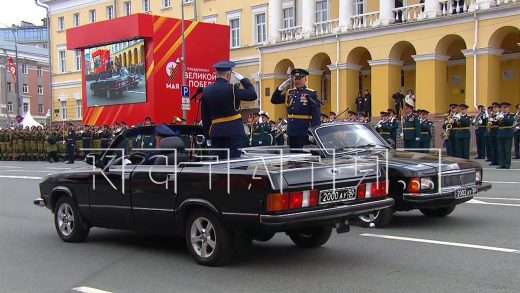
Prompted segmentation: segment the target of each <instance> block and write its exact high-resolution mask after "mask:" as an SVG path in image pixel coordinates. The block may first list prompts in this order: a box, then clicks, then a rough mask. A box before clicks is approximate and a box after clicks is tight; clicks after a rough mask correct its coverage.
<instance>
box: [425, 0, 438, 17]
mask: <svg viewBox="0 0 520 293" xmlns="http://www.w3.org/2000/svg"><path fill="white" fill-rule="evenodd" d="M441 13H442V12H441V7H440V5H439V0H426V1H424V17H425V18H435V17H437V16H439V15H441Z"/></svg>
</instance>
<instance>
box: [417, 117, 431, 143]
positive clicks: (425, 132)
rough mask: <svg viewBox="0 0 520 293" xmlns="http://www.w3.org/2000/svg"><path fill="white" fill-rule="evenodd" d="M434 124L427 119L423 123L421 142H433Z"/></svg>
mask: <svg viewBox="0 0 520 293" xmlns="http://www.w3.org/2000/svg"><path fill="white" fill-rule="evenodd" d="M432 125H433V123H432V122H431V121H430V120H428V119H426V120H423V121H421V140H420V142H430V141H431V140H432Z"/></svg>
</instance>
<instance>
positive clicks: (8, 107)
mask: <svg viewBox="0 0 520 293" xmlns="http://www.w3.org/2000/svg"><path fill="white" fill-rule="evenodd" d="M7 111H8V112H13V102H7Z"/></svg>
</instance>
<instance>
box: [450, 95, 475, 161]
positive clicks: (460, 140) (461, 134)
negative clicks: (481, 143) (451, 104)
mask: <svg viewBox="0 0 520 293" xmlns="http://www.w3.org/2000/svg"><path fill="white" fill-rule="evenodd" d="M459 108H460V113H459V115H457V118H455V122H454V125H453V128H452V129H451V131H452V132H453V134H454V136H455V157H458V158H462V159H466V160H469V141H470V138H471V131H470V125H471V117H469V116H468V114H467V113H466V111H467V110H468V105H466V104H460V105H459Z"/></svg>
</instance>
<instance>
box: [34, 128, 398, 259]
mask: <svg viewBox="0 0 520 293" xmlns="http://www.w3.org/2000/svg"><path fill="white" fill-rule="evenodd" d="M170 127H171V128H172V129H173V130H174V131H175V132H176V133H178V136H175V137H170V138H165V139H163V140H162V141H161V142H160V143H159V145H158V148H157V149H144V148H143V147H150V146H153V145H154V144H155V143H154V142H153V141H154V139H153V131H154V129H153V127H137V128H132V129H129V130H127V131H125V132H123V133H122V134H120V135H119V136H118V137H117V138H116V139H115V140H114V142H113V143H112V144H111V146H110V148H109V149H108V150H107V151H106V152H104V153H103V154H99V155H93V156H92V157H90V158H91V159H89V160H90V164H92V166H87V167H82V168H78V169H72V170H68V171H65V172H61V173H55V174H51V175H48V176H47V177H45V178H44V179H43V180H42V182H41V183H40V193H41V195H40V197H39V198H37V199H35V200H34V204H36V205H39V206H46V207H47V208H49V209H50V210H51V211H52V213H53V214H54V224H55V226H56V231H57V233H58V235H59V237H60V238H61V239H62V240H64V241H67V242H79V241H83V240H85V239H86V238H87V235H88V234H89V231H90V229H91V228H92V227H103V228H112V229H126V230H145V231H153V232H158V233H171V234H177V235H183V236H184V237H185V240H186V244H187V246H188V249H189V251H190V252H191V254H192V256H193V257H194V258H195V260H196V261H197V262H198V263H200V264H203V265H222V264H225V263H227V262H229V261H230V260H231V258H232V256H233V252H234V250H235V248H236V247H237V245H238V244H239V243H245V244H247V243H250V242H251V240H252V239H256V240H259V241H267V240H269V239H270V238H272V237H273V235H274V234H275V233H277V232H285V233H286V234H287V235H288V236H289V237H290V238H291V240H292V241H293V242H294V243H295V244H296V245H298V246H301V247H307V248H313V247H319V246H321V245H323V244H324V243H326V242H327V240H328V239H329V237H330V235H331V232H332V229H333V228H335V229H336V231H337V232H338V233H342V232H347V231H348V230H349V220H348V219H349V218H350V217H355V216H357V215H361V214H367V213H370V212H372V211H375V210H381V209H386V208H390V207H391V206H392V205H393V203H394V200H393V199H392V198H388V197H387V190H388V189H387V188H388V181H386V173H385V171H384V170H385V169H384V168H383V166H382V165H381V164H378V162H376V161H375V160H373V159H370V158H367V159H357V158H355V159H354V158H349V157H341V158H334V157H330V156H326V155H324V154H325V153H324V152H322V154H321V155H316V154H317V152H314V151H313V152H314V154H312V153H299V154H298V153H296V154H295V153H289V150H288V149H287V148H286V147H280V148H278V149H274V150H266V149H249V150H246V151H245V153H244V155H243V156H242V158H240V159H234V160H224V161H216V159H214V157H212V155H211V153H210V152H208V151H207V150H206V149H203V148H202V145H203V143H204V137H203V136H201V135H200V133H201V132H202V129H201V128H200V127H197V126H188V125H172V126H170ZM314 135H316V136H315V137H314V139H315V140H318V141H322V140H324V139H325V137H322V138H320V137H319V135H320V131H317V132H314Z"/></svg>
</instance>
